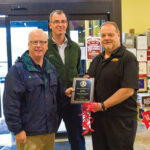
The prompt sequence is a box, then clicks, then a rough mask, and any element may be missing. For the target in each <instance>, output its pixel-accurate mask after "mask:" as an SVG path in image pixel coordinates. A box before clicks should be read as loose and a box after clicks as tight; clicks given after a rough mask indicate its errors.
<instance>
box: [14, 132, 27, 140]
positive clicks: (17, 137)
mask: <svg viewBox="0 0 150 150" xmlns="http://www.w3.org/2000/svg"><path fill="white" fill-rule="evenodd" d="M15 140H16V143H26V140H27V136H26V132H25V131H21V132H20V133H18V134H16V135H15Z"/></svg>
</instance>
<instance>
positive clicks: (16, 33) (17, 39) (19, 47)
mask: <svg viewBox="0 0 150 150" xmlns="http://www.w3.org/2000/svg"><path fill="white" fill-rule="evenodd" d="M37 28H41V29H43V30H44V31H45V32H46V33H47V34H48V21H11V22H10V31H11V55H12V64H14V62H15V61H16V59H17V57H18V56H21V55H22V54H23V53H24V52H25V51H26V50H27V49H28V35H29V33H30V31H31V30H33V29H37Z"/></svg>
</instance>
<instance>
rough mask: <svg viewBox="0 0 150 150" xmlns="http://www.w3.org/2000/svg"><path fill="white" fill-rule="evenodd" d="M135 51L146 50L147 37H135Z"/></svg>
mask: <svg viewBox="0 0 150 150" xmlns="http://www.w3.org/2000/svg"><path fill="white" fill-rule="evenodd" d="M136 48H137V49H147V36H144V35H143V36H137V38H136Z"/></svg>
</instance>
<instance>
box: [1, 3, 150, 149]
mask: <svg viewBox="0 0 150 150" xmlns="http://www.w3.org/2000/svg"><path fill="white" fill-rule="evenodd" d="M29 2H31V5H30V6H29ZM92 2H93V3H92ZM62 4H63V5H62ZM91 5H92V7H91ZM35 6H37V7H35ZM70 6H72V9H71V8H70ZM149 6H150V1H148V0H142V1H141V0H106V1H105V2H104V1H102V0H94V1H92V0H91V1H90V0H71V1H70V2H67V1H66V0H62V1H60V0H54V1H51V2H49V1H48V0H43V2H40V1H37V3H35V2H34V1H33V0H32V1H27V0H26V1H25V0H21V1H19V0H18V1H17V0H12V1H10V0H5V2H2V1H0V41H1V44H0V53H1V57H0V150H16V147H15V140H14V135H12V134H11V133H10V132H9V131H8V129H7V126H6V123H5V119H4V115H3V102H2V97H3V90H4V82H5V76H6V74H7V72H8V70H9V68H10V67H11V66H12V65H13V64H14V63H15V60H16V59H17V57H18V56H20V55H21V54H22V53H23V52H24V51H25V50H26V49H27V42H28V34H29V32H30V31H31V30H32V29H35V28H42V29H43V30H44V31H45V32H46V33H47V34H49V33H50V30H49V28H48V17H49V12H51V11H52V10H53V9H54V8H55V9H63V10H64V11H65V12H66V13H67V14H68V22H69V26H68V30H67V33H68V34H69V35H70V37H71V38H72V40H73V41H75V42H77V43H78V44H79V46H80V48H81V64H82V67H81V71H80V74H81V75H83V74H84V73H85V72H86V70H87V69H88V67H89V64H90V62H91V61H92V59H93V58H92V59H88V58H87V57H86V56H87V54H86V53H87V51H86V50H87V49H86V48H87V45H86V44H87V43H86V40H87V39H88V37H100V32H99V28H100V26H101V24H102V23H103V22H105V21H107V20H110V21H115V22H117V24H118V26H119V28H120V31H121V35H122V43H123V44H126V46H128V48H129V49H131V51H132V52H133V53H134V54H135V55H136V56H137V53H139V56H138V59H139V62H140V64H141V66H146V70H144V71H145V72H144V71H141V72H140V76H139V79H140V81H141V82H143V84H144V85H143V87H141V90H139V93H142V94H141V95H142V96H145V95H146V96H150V94H149V91H150V89H148V79H149V78H148V77H150V74H149V73H150V71H149V70H150V69H149V70H148V68H149V66H148V64H149V63H148V62H149V57H148V56H149V55H148V50H149V49H150V45H149V43H150V37H149V36H150V20H149V19H148V18H149V17H150V15H149ZM41 7H42V8H43V9H42V10H41V12H39V9H40V8H41ZM32 8H33V9H32ZM130 35H131V36H130ZM139 35H140V36H141V35H142V37H143V36H144V35H145V36H146V41H145V43H146V44H147V45H146V46H147V47H146V48H145V47H144V48H143V49H140V50H143V51H142V52H141V53H140V51H138V48H137V41H138V40H137V38H138V37H139ZM127 41H128V42H127ZM129 41H130V42H129ZM102 50H103V48H101V51H102ZM149 51H150V50H149ZM144 52H145V53H146V54H145V55H144V54H143V53H144ZM141 55H142V56H141ZM143 55H144V56H143ZM140 56H141V57H140ZM143 59H144V60H143ZM141 95H140V96H141ZM142 96H141V97H140V99H141V98H142ZM139 101H140V100H139ZM139 103H140V102H139ZM139 105H140V104H139ZM147 110H150V106H148V107H147V106H146V108H145V107H142V106H139V108H138V116H137V118H138V129H137V134H136V139H135V144H134V148H135V150H149V148H150V142H149V139H150V130H148V129H147V128H146V126H145V124H144V123H143V122H142V119H143V118H142V116H141V114H140V111H141V112H144V111H147ZM85 139H86V149H87V150H92V140H91V134H90V133H89V134H87V135H86V136H85ZM55 141H56V145H55V150H63V149H64V150H70V146H69V143H68V139H67V134H66V129H65V125H64V123H63V121H62V122H61V125H60V127H59V130H58V134H57V135H56V140H55ZM60 147H61V149H60Z"/></svg>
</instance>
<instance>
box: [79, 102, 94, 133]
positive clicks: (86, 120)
mask: <svg viewBox="0 0 150 150" xmlns="http://www.w3.org/2000/svg"><path fill="white" fill-rule="evenodd" d="M95 104H96V103H92V102H87V103H84V104H82V108H81V111H82V114H79V115H80V116H83V121H82V127H83V128H85V131H84V132H83V133H82V135H85V134H87V133H88V132H89V131H92V132H94V130H93V129H92V128H91V127H90V125H91V124H92V123H93V121H94V119H93V118H92V117H91V114H90V113H91V112H94V113H95V112H96V111H95V110H94V107H95Z"/></svg>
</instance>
